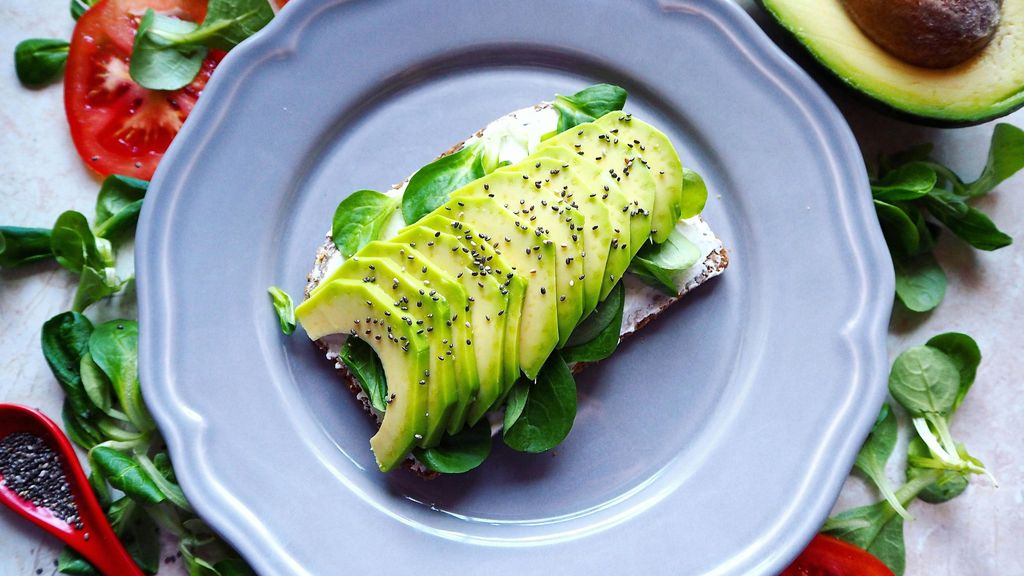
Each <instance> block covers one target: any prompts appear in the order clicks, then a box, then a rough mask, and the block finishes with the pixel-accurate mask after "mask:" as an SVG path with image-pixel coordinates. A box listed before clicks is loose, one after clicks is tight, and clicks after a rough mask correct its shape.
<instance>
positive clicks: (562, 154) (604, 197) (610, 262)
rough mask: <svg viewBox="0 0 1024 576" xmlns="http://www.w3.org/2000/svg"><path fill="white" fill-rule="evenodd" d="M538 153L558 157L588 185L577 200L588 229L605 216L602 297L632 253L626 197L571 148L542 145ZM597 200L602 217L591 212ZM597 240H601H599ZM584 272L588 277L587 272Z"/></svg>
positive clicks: (607, 291) (596, 167) (600, 297)
mask: <svg viewBox="0 0 1024 576" xmlns="http://www.w3.org/2000/svg"><path fill="white" fill-rule="evenodd" d="M539 154H543V155H544V156H545V157H549V158H554V159H556V160H560V161H562V164H568V165H570V166H571V167H572V172H573V173H574V174H575V176H576V177H578V178H579V179H580V180H581V181H582V182H584V183H585V184H586V185H587V186H588V188H589V190H588V193H587V194H586V198H585V199H584V200H583V201H582V202H580V201H578V203H579V204H580V210H581V211H582V212H583V213H584V216H586V218H587V222H588V223H589V224H588V226H587V228H588V229H592V228H593V227H594V226H595V225H597V226H599V229H600V226H601V224H599V222H604V220H605V219H607V227H606V228H605V230H606V231H607V232H608V233H609V235H610V238H609V242H608V244H609V246H608V256H607V257H606V258H604V263H603V267H604V272H603V273H602V274H600V276H601V293H600V296H599V297H598V300H604V299H605V298H607V297H608V293H609V292H611V290H612V288H613V287H614V286H615V284H616V283H617V282H618V281H619V279H620V278H622V275H623V274H624V273H625V272H626V268H628V267H629V262H630V260H632V258H633V254H635V252H636V251H635V250H633V249H632V245H631V244H630V237H629V229H630V218H629V200H628V199H627V198H626V196H625V195H624V194H623V193H622V191H621V190H620V189H619V184H618V182H616V181H615V179H614V178H612V177H611V175H610V174H608V173H607V172H605V171H604V170H601V168H600V167H599V166H598V165H597V164H595V163H594V162H592V161H590V160H588V159H586V158H584V157H582V156H579V155H577V154H576V153H574V152H573V151H572V150H569V149H568V148H566V147H564V146H551V147H547V148H545V149H544V151H543V152H540V153H539ZM577 197H578V194H577ZM597 202H600V203H601V204H603V205H604V206H605V212H606V214H607V215H606V216H601V215H599V214H596V213H592V212H594V211H595V210H597V209H596V208H594V207H593V206H591V205H592V204H594V203H597ZM600 242H601V243H603V240H601V241H600ZM590 246H591V243H590V241H589V240H588V241H587V247H588V248H587V250H588V251H589V250H590V248H589V247H590ZM584 264H586V262H585V263H584ZM587 275H588V277H589V276H590V272H587Z"/></svg>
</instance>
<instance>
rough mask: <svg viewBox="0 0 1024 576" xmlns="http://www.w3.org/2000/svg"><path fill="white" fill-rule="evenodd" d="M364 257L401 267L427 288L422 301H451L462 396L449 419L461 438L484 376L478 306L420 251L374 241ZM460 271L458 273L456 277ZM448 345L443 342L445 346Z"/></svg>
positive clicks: (457, 378) (364, 250)
mask: <svg viewBox="0 0 1024 576" xmlns="http://www.w3.org/2000/svg"><path fill="white" fill-rule="evenodd" d="M359 255H360V256H361V257H364V256H365V257H375V258H385V259H389V260H391V261H392V262H394V263H395V264H397V265H398V266H399V268H400V270H401V271H402V272H405V273H406V274H408V275H409V276H411V277H413V278H415V279H417V280H419V281H420V282H422V283H423V285H424V286H425V287H426V288H423V289H422V290H424V291H425V294H420V296H421V297H429V298H431V299H433V298H443V299H445V300H447V301H448V307H449V309H450V310H451V314H452V317H451V320H450V321H451V324H452V326H451V329H452V343H454V344H455V347H454V348H453V349H452V352H453V353H452V356H451V360H454V361H455V383H456V390H457V392H458V400H459V401H458V403H457V404H456V405H455V409H454V410H453V411H452V413H451V415H450V416H449V418H448V426H447V430H448V433H449V434H451V435H455V434H457V433H458V432H459V431H460V430H462V427H463V426H464V425H465V424H466V411H467V410H468V409H469V406H470V404H471V403H472V402H474V401H475V400H476V395H477V393H478V392H479V391H480V376H479V374H478V373H477V365H476V351H475V349H474V348H475V346H474V342H475V341H476V335H475V334H474V329H473V323H472V320H471V318H472V314H471V313H470V310H471V309H472V308H473V306H474V305H475V303H474V302H473V300H471V299H470V298H469V295H468V294H467V293H466V290H465V288H463V287H462V284H461V283H459V282H458V281H456V279H455V277H454V275H452V274H449V273H448V271H446V270H445V269H443V268H441V267H439V266H437V265H436V264H435V263H434V262H433V261H432V260H431V259H430V258H428V257H426V256H424V255H423V253H421V252H420V251H419V250H417V249H416V248H414V247H412V246H410V245H409V244H407V243H403V242H400V241H396V240H394V239H392V240H387V241H374V242H370V243H369V244H367V245H366V246H363V247H362V248H360V249H359ZM458 273H459V271H458V270H455V271H454V274H458ZM443 343H444V342H443V341H442V344H443Z"/></svg>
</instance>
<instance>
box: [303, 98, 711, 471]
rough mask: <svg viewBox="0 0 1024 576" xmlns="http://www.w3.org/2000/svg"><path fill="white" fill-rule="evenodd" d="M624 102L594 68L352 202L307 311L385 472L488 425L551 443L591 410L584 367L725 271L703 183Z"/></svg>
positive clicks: (458, 450)
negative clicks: (557, 406)
mask: <svg viewBox="0 0 1024 576" xmlns="http://www.w3.org/2000/svg"><path fill="white" fill-rule="evenodd" d="M619 94H621V99H619V101H618V103H617V105H618V107H617V108H616V107H615V104H612V105H611V106H609V105H608V101H609V100H611V101H613V102H614V101H615V99H616V97H617V96H618V95H619ZM624 100H625V92H624V91H622V90H621V89H620V88H617V87H614V86H609V85H597V86H593V87H590V88H588V89H586V90H583V91H581V92H579V93H577V94H575V95H573V96H569V97H565V96H558V97H557V98H556V100H555V101H554V102H552V103H544V104H539V105H536V106H533V107H530V108H526V109H522V110H518V111H516V112H513V113H511V114H509V115H507V116H505V117H503V118H500V119H498V120H496V121H494V122H492V123H491V124H489V125H488V126H487V127H486V128H484V129H482V130H480V131H478V132H477V133H476V134H474V135H473V136H472V137H470V138H469V139H467V140H466V141H464V142H461V143H459V144H457V145H455V146H453V147H452V148H451V149H450V150H448V151H447V152H445V153H444V154H443V155H442V156H441V157H439V158H438V159H437V160H435V161H434V162H433V163H431V164H430V165H428V166H426V167H424V168H422V169H420V171H418V172H417V173H416V174H414V175H413V176H412V177H410V179H409V180H406V181H405V182H403V183H402V184H399V185H396V186H394V187H393V188H392V189H391V190H390V191H389V192H388V193H386V194H379V193H372V192H370V191H362V192H361V194H363V196H367V195H368V194H373V196H371V197H370V198H369V200H371V201H370V202H366V201H365V198H364V199H361V200H360V201H358V202H356V201H350V200H349V199H346V201H343V202H342V204H341V205H340V206H339V209H338V213H337V214H336V215H335V222H334V227H333V229H332V232H331V233H329V234H328V236H327V239H326V241H325V243H324V244H323V245H322V246H321V247H320V249H319V250H318V252H317V255H316V260H315V264H314V267H313V270H312V271H311V272H310V273H309V276H308V278H307V281H308V282H307V286H306V290H305V301H304V302H303V303H302V304H301V305H300V306H299V307H298V308H297V310H296V314H297V317H298V319H299V321H300V322H301V324H302V325H303V327H304V328H305V330H306V332H307V334H308V335H309V337H310V338H311V339H313V340H314V341H315V342H316V343H317V345H318V346H319V347H320V348H321V350H322V351H323V352H324V353H325V354H326V356H327V358H328V359H329V360H330V361H332V362H334V363H335V366H336V368H337V369H338V370H339V372H340V373H341V375H342V376H343V378H344V379H345V381H346V382H347V384H348V386H349V388H350V389H351V390H352V391H353V392H354V393H355V394H356V395H357V397H358V398H359V399H360V400H361V401H362V403H363V406H364V408H366V410H367V411H368V412H370V413H371V414H372V415H373V416H374V417H376V418H377V420H378V422H380V424H381V427H380V430H379V431H378V433H377V434H376V435H374V437H373V438H372V439H371V447H372V449H373V451H374V454H375V457H376V459H377V464H378V466H379V467H380V469H381V470H383V471H387V470H390V469H392V468H394V467H395V466H397V465H398V464H400V463H402V462H405V463H406V464H407V465H408V466H410V467H411V468H412V469H413V470H414V471H416V472H418V473H420V474H421V475H424V476H430V475H433V474H434V473H437V472H462V471H465V470H468V469H471V468H472V467H475V466H476V465H478V464H479V463H480V462H481V461H482V460H483V459H484V458H485V457H486V455H487V453H488V452H489V446H490V437H491V430H492V429H500V428H503V433H502V437H503V438H504V439H505V442H506V444H508V445H509V446H511V447H513V448H515V449H519V450H523V451H528V452H538V451H543V450H545V449H549V448H550V447H551V446H553V445H554V444H557V442H559V441H561V439H562V438H564V436H565V434H567V433H568V430H569V428H570V427H571V425H572V418H573V417H574V416H575V384H574V382H572V376H571V374H570V370H571V371H572V372H573V373H575V372H578V371H579V370H581V369H582V368H583V367H584V366H585V365H586V364H589V363H591V362H594V361H599V360H600V359H602V358H604V357H606V356H607V355H608V354H610V353H611V352H612V350H614V346H615V345H616V344H617V342H618V341H620V340H621V339H622V338H624V337H625V336H627V335H629V334H631V333H633V332H635V331H637V330H639V329H640V328H642V327H643V326H644V325H645V324H647V323H648V322H649V321H650V320H652V319H653V318H654V317H655V316H657V315H658V314H659V313H660V312H661V311H662V310H664V309H665V308H667V307H668V306H669V305H671V304H672V303H674V302H675V301H677V300H679V299H680V298H681V297H682V296H683V295H684V294H685V293H686V292H688V291H689V290H691V289H693V288H695V287H696V286H698V285H700V284H701V283H703V282H704V281H706V280H708V279H710V278H712V277H714V276H716V275H718V274H720V273H721V272H722V271H723V270H724V269H725V267H726V265H727V264H728V257H727V254H726V251H725V248H724V247H723V246H722V243H721V241H720V240H719V239H718V238H717V237H716V236H715V235H714V233H713V232H712V231H711V230H710V228H709V227H708V225H707V224H706V223H705V222H704V221H703V220H702V219H701V218H700V216H699V212H700V210H701V209H702V208H703V205H704V201H705V199H706V195H707V191H706V189H705V188H704V185H703V181H702V180H701V179H700V177H699V176H697V175H696V174H695V173H693V172H692V171H689V170H685V169H684V168H683V167H682V165H681V164H680V162H679V157H678V155H677V154H676V152H675V150H674V149H673V147H672V144H671V143H670V142H669V140H668V138H667V137H666V136H665V135H664V134H662V133H661V132H659V131H658V130H656V129H655V128H653V127H652V126H650V125H648V124H645V123H643V122H641V121H639V120H638V119H637V120H635V121H634V119H633V118H632V115H631V114H629V113H628V112H623V111H622V110H621V104H622V102H623V101H624ZM453 166H454V167H456V168H453ZM467 166H468V167H469V168H466V167H467ZM459 167H461V168H459ZM438 183H440V184H443V186H440V187H439V186H438ZM439 191H440V193H439ZM350 198H351V197H350ZM360 202H361V204H360ZM367 205H369V206H370V207H371V209H369V215H367V214H368V209H367ZM339 223H340V224H339ZM353 231H355V232H353ZM609 334H610V336H611V338H609ZM602 335H603V338H602V337H601V336H602ZM356 339H358V340H360V341H362V342H363V343H365V345H363V344H359V345H358V347H355V346H354V345H355V344H358V343H357V342H353V341H354V340H356ZM609 340H610V345H609ZM356 355H358V356H359V358H358V359H354V356H356ZM367 366H371V367H376V369H375V370H367V369H366V367H367ZM374 374H376V375H377V376H374ZM381 375H383V377H382V376H381ZM551 387H556V388H558V390H554V391H552V390H550V389H549V388H551ZM382 388H383V390H382ZM541 388H544V389H543V390H542V389H541ZM567 390H568V392H567ZM531 392H533V394H532V395H531ZM551 392H553V393H554V394H555V395H556V396H557V395H558V394H561V396H560V397H561V398H563V399H565V398H567V397H568V396H571V397H568V401H566V402H563V403H562V404H563V406H562V408H563V410H562V411H561V413H559V412H558V411H557V410H556V411H555V413H556V415H554V416H550V417H549V419H550V420H557V422H544V423H542V424H541V425H540V430H539V431H538V430H534V429H531V430H530V431H529V434H523V433H519V432H521V431H517V430H516V425H517V419H519V418H520V416H521V415H522V414H532V413H533V412H531V405H530V403H531V402H541V401H542V400H541V399H542V398H544V397H545V394H548V393H551ZM549 395H550V394H549ZM567 395H568V396H567ZM535 398H536V399H535ZM570 404H571V406H569V405H570ZM506 407H508V409H507V410H506ZM542 412H544V411H543V410H542ZM544 413H545V414H546V412H544ZM559 414H560V415H559ZM522 418H523V419H525V418H526V417H525V416H523V417H522ZM531 426H533V427H536V426H537V425H536V424H535V423H531ZM545 426H548V427H549V428H550V430H544V427H545ZM520 428H522V426H520ZM527 436H529V439H528V440H525V441H524V440H523V438H524V437H527ZM538 436H539V437H541V438H542V440H540V441H537V437H538ZM467 447H468V448H467ZM467 454H469V456H467Z"/></svg>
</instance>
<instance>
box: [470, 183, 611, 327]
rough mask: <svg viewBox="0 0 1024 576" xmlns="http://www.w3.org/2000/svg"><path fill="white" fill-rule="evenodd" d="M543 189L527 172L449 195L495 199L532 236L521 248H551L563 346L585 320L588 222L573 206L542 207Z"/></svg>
mask: <svg viewBox="0 0 1024 576" xmlns="http://www.w3.org/2000/svg"><path fill="white" fill-rule="evenodd" d="M523 176H526V178H524V177H523ZM544 185H545V182H544V181H543V180H531V179H530V178H529V175H528V174H521V173H519V172H516V173H511V172H502V171H498V172H493V173H491V174H488V175H487V176H484V177H483V178H480V179H478V180H476V181H474V182H470V183H469V184H467V185H465V186H463V187H462V188H459V189H458V190H456V191H454V192H452V194H451V199H452V201H454V202H456V203H457V202H458V201H461V200H465V199H467V198H493V199H494V200H496V201H497V202H498V203H499V204H501V205H502V206H503V207H504V208H505V209H507V210H508V211H509V212H511V213H512V215H513V216H515V217H516V219H517V221H518V222H519V223H520V225H521V226H523V227H527V229H528V230H529V231H530V232H531V233H532V234H533V235H534V236H533V238H532V239H531V240H530V241H529V242H528V243H526V245H525V246H524V245H522V244H518V246H519V247H520V248H525V249H526V250H527V251H530V252H535V251H536V249H537V247H539V246H544V245H547V246H550V247H551V248H553V253H554V255H555V259H556V265H555V266H554V269H555V279H556V284H555V287H556V294H557V297H556V295H555V294H550V295H551V297H552V298H554V299H555V300H556V306H557V309H558V334H559V341H558V343H559V345H564V344H565V342H566V341H567V340H568V339H569V335H570V334H572V331H573V329H574V328H576V325H577V324H579V322H580V320H581V319H582V318H583V304H584V297H583V288H584V280H586V274H585V273H584V271H583V262H582V260H583V259H582V258H581V257H580V255H581V254H582V253H583V252H584V251H585V246H584V244H583V242H584V239H583V237H582V236H581V235H580V233H579V232H580V230H582V228H583V226H585V225H586V219H585V218H584V217H583V215H582V214H580V213H579V212H578V211H576V210H574V209H572V208H562V207H558V206H553V205H551V204H550V203H548V205H547V206H545V205H544V204H542V203H541V200H542V199H543V197H542V196H541V195H539V194H537V192H538V191H540V190H541V189H542V188H543V187H544ZM482 230H483V231H485V232H489V230H487V229H486V228H483V229H482ZM595 295H596V293H595ZM563 296H564V298H563Z"/></svg>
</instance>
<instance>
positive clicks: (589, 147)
mask: <svg viewBox="0 0 1024 576" xmlns="http://www.w3.org/2000/svg"><path fill="white" fill-rule="evenodd" d="M554 146H563V147H565V148H568V149H570V150H572V151H574V152H576V155H577V156H581V157H583V158H586V159H587V160H590V161H591V162H594V163H595V164H597V165H598V166H600V167H601V169H602V170H604V171H605V172H606V173H608V174H609V175H610V176H611V177H612V178H614V179H615V181H616V182H618V184H619V189H620V190H622V193H623V194H625V195H626V198H628V199H629V200H630V202H631V203H632V206H631V207H630V208H629V210H628V212H629V217H630V221H629V224H630V226H629V238H630V241H631V242H632V244H633V248H631V251H632V252H633V253H634V254H635V253H636V251H638V250H640V248H642V247H643V245H644V244H646V243H647V239H648V238H649V237H650V236H651V229H652V228H655V229H656V228H658V227H659V225H660V224H661V222H655V221H654V218H653V216H654V214H653V213H654V200H655V197H656V196H657V184H656V183H655V182H654V176H652V175H651V171H650V170H649V169H648V168H647V167H646V166H644V165H643V164H637V163H633V162H632V161H631V160H630V158H632V155H631V154H630V151H629V148H627V147H626V144H625V143H624V142H622V141H620V140H619V139H618V138H615V137H613V136H612V135H611V134H609V133H608V132H606V131H605V130H604V129H603V128H601V127H600V126H598V125H596V124H594V123H593V122H587V123H585V124H580V125H578V126H575V127H573V128H570V129H568V130H566V131H565V132H562V133H561V134H559V135H557V136H553V137H551V138H548V139H547V140H545V141H543V142H541V143H540V146H538V147H537V151H536V152H534V153H535V154H541V153H543V151H544V150H546V149H548V148H549V147H554ZM662 219H663V220H667V219H671V215H669V216H668V218H664V217H663V218H662Z"/></svg>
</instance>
